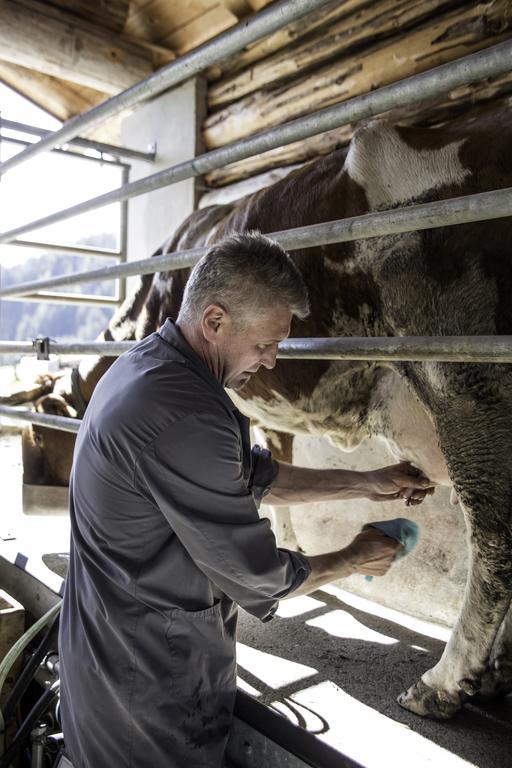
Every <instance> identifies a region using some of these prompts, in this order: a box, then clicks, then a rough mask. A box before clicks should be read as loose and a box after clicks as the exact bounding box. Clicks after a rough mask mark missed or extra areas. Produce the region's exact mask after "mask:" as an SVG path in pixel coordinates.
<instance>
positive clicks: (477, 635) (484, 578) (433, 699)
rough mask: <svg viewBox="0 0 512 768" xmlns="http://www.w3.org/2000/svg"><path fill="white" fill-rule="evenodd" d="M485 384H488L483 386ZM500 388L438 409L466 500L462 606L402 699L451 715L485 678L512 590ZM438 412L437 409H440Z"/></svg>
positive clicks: (510, 445)
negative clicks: (434, 658)
mask: <svg viewBox="0 0 512 768" xmlns="http://www.w3.org/2000/svg"><path fill="white" fill-rule="evenodd" d="M485 389H487V388H485ZM510 405H511V404H510V402H509V398H508V397H503V393H502V392H498V393H497V392H496V391H495V390H494V391H493V389H492V388H490V389H487V391H485V392H482V391H481V390H480V391H479V392H478V397H475V395H474V394H472V395H471V396H468V394H467V392H465V393H464V392H461V390H460V389H459V393H458V396H457V397H456V398H454V399H453V400H452V401H451V402H450V403H449V404H448V407H444V408H437V409H434V413H435V418H436V425H437V429H438V434H439V438H440V444H441V448H442V449H443V452H444V455H445V457H446V459H447V463H448V468H449V472H450V476H451V478H452V480H453V481H454V485H455V488H456V490H457V493H458V496H459V499H460V500H461V502H462V505H463V509H464V513H465V517H466V524H467V529H468V540H469V547H470V564H469V574H468V580H467V584H466V590H465V595H464V601H463V606H462V610H461V614H460V616H459V619H458V621H457V623H456V625H455V627H454V630H453V632H452V636H451V638H450V641H449V642H448V644H447V646H446V649H445V652H444V653H443V656H442V658H441V660H440V661H439V663H438V664H437V665H436V666H435V667H434V668H433V669H430V670H429V671H428V672H426V673H425V674H424V675H423V676H422V678H421V680H420V681H419V682H418V683H416V684H415V685H413V686H412V687H411V688H410V689H409V690H408V691H407V692H406V693H403V694H401V696H400V697H399V699H398V702H399V703H400V704H401V705H402V706H403V707H405V708H406V709H409V710H411V711H412V712H415V713H416V714H419V715H424V716H430V717H434V718H438V719H446V718H448V717H451V716H452V715H453V714H454V712H456V711H457V710H458V709H459V708H460V706H461V705H462V704H463V703H464V702H465V701H466V700H467V699H468V697H471V696H473V695H474V694H476V693H477V692H478V690H479V689H480V687H481V686H482V684H483V683H484V684H485V679H486V672H487V670H488V668H489V659H490V658H491V652H492V649H493V644H494V643H495V640H496V636H497V633H498V630H499V627H500V625H501V623H502V621H503V619H504V617H505V614H506V612H507V610H508V607H509V605H510V599H511V594H512V535H511V513H512V478H511V476H512V472H511V466H510V464H511V460H512V424H511V421H512V419H511V416H512V409H511V407H510ZM436 410H437V413H436Z"/></svg>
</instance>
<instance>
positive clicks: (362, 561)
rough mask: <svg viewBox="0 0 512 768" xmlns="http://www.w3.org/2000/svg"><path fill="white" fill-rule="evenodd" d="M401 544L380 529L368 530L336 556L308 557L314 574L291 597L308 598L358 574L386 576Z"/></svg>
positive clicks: (291, 593)
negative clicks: (302, 596)
mask: <svg viewBox="0 0 512 768" xmlns="http://www.w3.org/2000/svg"><path fill="white" fill-rule="evenodd" d="M401 547H402V544H401V543H400V542H399V541H396V539H392V538H391V537H390V536H386V535H385V534H384V533H382V531H379V529H378V528H365V529H364V530H363V531H361V533H358V534H357V536H356V537H355V539H353V541H351V542H350V544H349V545H348V546H347V547H344V548H343V549H340V550H339V551H337V552H328V553H327V554H325V555H313V556H311V557H308V558H307V559H308V562H309V565H310V566H311V573H310V575H309V576H308V578H307V579H306V580H305V581H304V582H303V583H302V584H301V586H300V587H299V588H298V589H296V590H295V591H293V592H290V593H289V595H287V596H288V597H295V596H296V595H308V594H309V593H310V592H314V590H315V589H319V588H320V587H323V586H324V585H325V584H330V583H331V582H332V581H336V580H337V579H344V578H346V577H347V576H352V575H353V574H355V573H361V574H364V575H365V576H383V575H384V574H385V573H387V571H388V570H389V568H390V567H391V565H392V563H393V561H394V559H395V556H396V554H397V552H398V551H399V550H400V548H401Z"/></svg>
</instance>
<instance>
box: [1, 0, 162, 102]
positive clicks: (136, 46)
mask: <svg viewBox="0 0 512 768" xmlns="http://www.w3.org/2000/svg"><path fill="white" fill-rule="evenodd" d="M0 18H1V20H2V23H1V24H0V58H1V59H2V60H4V61H7V62H10V63H11V64H17V65H21V66H23V67H27V68H28V69H31V70H35V71H36V72H42V73H44V74H46V75H52V76H54V77H58V78H63V79H64V80H67V81H69V82H72V83H77V84H79V85H83V86H87V87H89V88H94V89H95V90H98V91H102V92H103V93H107V94H116V93H119V91H123V90H125V89H126V88H129V87H130V86H131V85H133V84H134V83H137V82H139V81H140V80H142V79H144V78H146V77H148V76H149V75H151V74H152V72H153V70H154V47H153V46H148V45H147V44H142V43H138V42H134V41H132V40H127V39H126V38H123V37H122V36H119V35H118V34H116V33H115V32H112V31H110V30H107V29H105V28H100V27H95V26H94V25H93V24H89V23H87V22H85V21H83V20H81V19H78V18H77V17H76V16H73V15H72V14H70V13H67V12H66V11H62V10H61V9H57V8H53V7H51V6H48V5H45V4H43V3H40V2H37V0H0ZM169 58H173V54H172V52H170V51H168V60H169Z"/></svg>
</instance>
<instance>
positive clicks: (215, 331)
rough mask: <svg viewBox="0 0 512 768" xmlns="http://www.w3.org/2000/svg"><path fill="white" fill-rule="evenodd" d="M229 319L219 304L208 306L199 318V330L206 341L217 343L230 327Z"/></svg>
mask: <svg viewBox="0 0 512 768" xmlns="http://www.w3.org/2000/svg"><path fill="white" fill-rule="evenodd" d="M230 324H231V318H230V317H229V315H228V313H227V312H226V310H225V309H224V307H222V306H221V305H220V304H210V305H209V306H207V307H206V309H205V310H204V312H203V315H202V317H201V330H202V332H203V336H204V338H205V339H206V341H209V342H210V343H213V344H215V343H217V342H218V341H219V339H220V337H221V335H222V334H223V333H224V332H225V330H226V329H227V328H228V327H229V326H230Z"/></svg>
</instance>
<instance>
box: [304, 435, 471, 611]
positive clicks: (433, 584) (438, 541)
mask: <svg viewBox="0 0 512 768" xmlns="http://www.w3.org/2000/svg"><path fill="white" fill-rule="evenodd" d="M293 462H294V464H297V465H302V466H310V467H318V468H332V467H343V468H345V469H355V470H364V469H374V468H377V467H380V466H385V465H386V464H390V463H393V460H392V459H391V458H390V455H389V453H388V452H387V450H386V448H385V447H384V445H383V444H382V443H381V442H380V441H379V440H377V439H372V440H368V441H366V443H364V444H363V445H362V446H361V447H360V448H358V449H357V450H356V451H354V452H352V453H343V452H342V451H340V450H338V449H336V448H334V447H333V446H332V445H331V444H330V443H329V442H328V441H327V440H323V439H319V438H314V437H298V438H296V439H295V441H294V456H293ZM449 499H450V493H449V490H448V489H446V488H438V489H437V490H436V492H435V494H434V495H433V496H431V497H429V498H427V499H426V501H424V502H423V504H421V505H419V506H417V507H405V506H404V503H403V502H398V501H393V502H385V503H377V502H372V501H366V500H364V499H363V500H355V501H343V502H338V503H332V502H331V503H318V504H312V505H304V506H302V505H301V506H295V507H291V508H290V509H291V522H292V525H293V529H294V533H295V536H296V537H297V543H298V546H299V547H300V549H301V550H303V551H304V552H305V553H306V554H309V555H316V554H321V553H322V552H328V551H333V550H335V549H339V548H341V547H343V546H344V545H345V544H348V543H349V541H351V539H352V538H353V537H354V536H355V535H356V534H357V533H358V532H359V531H360V530H361V527H362V526H363V525H364V524H365V523H367V522H373V521H376V520H386V519H391V518H394V517H407V518H410V519H411V520H414V521H415V522H416V523H418V525H419V526H420V539H419V542H418V545H417V547H416V549H415V550H414V551H413V552H412V553H411V554H410V555H408V556H407V557H405V558H403V559H401V560H400V561H398V562H397V563H396V564H395V565H393V568H392V569H391V570H390V571H389V572H388V574H387V575H386V576H384V577H381V578H374V579H373V581H371V582H367V581H366V580H365V578H364V576H352V577H350V578H349V579H345V580H343V582H340V583H339V585H340V586H342V587H343V588H344V589H347V590H349V591H351V592H355V593H356V594H359V595H363V596H365V597H368V598H369V599H371V600H375V601H376V602H379V603H382V604H384V605H386V606H389V607H391V608H396V609H398V610H402V611H404V612H406V613H409V614H411V615H413V616H417V617H420V618H428V619H432V620H434V621H439V622H443V623H445V624H448V625H451V624H453V622H454V620H455V618H456V616H457V614H458V611H459V607H460V602H461V599H462V595H463V590H464V584H465V579H466V569H467V548H466V532H465V525H464V519H463V514H462V510H461V508H460V506H455V507H454V506H452V505H451V504H450V500H449Z"/></svg>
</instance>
